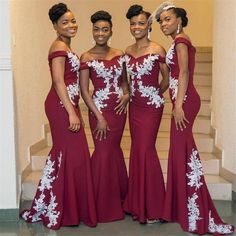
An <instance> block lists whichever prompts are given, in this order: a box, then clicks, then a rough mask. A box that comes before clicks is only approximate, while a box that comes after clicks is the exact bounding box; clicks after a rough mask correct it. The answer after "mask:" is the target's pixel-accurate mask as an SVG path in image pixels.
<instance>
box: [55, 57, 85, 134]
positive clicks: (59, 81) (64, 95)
mask: <svg viewBox="0 0 236 236" xmlns="http://www.w3.org/2000/svg"><path fill="white" fill-rule="evenodd" d="M64 72H65V57H55V58H53V59H52V82H53V86H54V88H55V90H56V92H57V94H58V96H59V98H60V100H61V102H62V103H63V105H64V107H65V109H66V111H67V113H68V115H69V127H68V129H69V130H71V131H74V132H76V131H78V130H79V129H80V120H79V118H78V116H77V114H76V111H75V109H74V107H73V105H72V103H71V101H70V99H69V96H68V92H67V88H66V85H65V82H64Z"/></svg>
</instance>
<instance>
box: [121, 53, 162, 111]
mask: <svg viewBox="0 0 236 236" xmlns="http://www.w3.org/2000/svg"><path fill="white" fill-rule="evenodd" d="M130 59H131V57H130V56H128V55H126V56H125V60H126V67H127V72H128V74H129V75H130V76H131V82H130V95H131V99H130V101H132V97H133V96H135V91H136V88H135V84H137V85H138V87H137V90H138V91H139V92H140V93H141V97H147V98H148V99H149V101H148V102H147V105H155V107H156V108H158V107H161V105H162V104H164V98H162V97H161V96H160V95H159V88H155V87H153V86H148V85H147V86H145V85H143V83H142V80H141V79H142V76H143V75H150V74H151V71H152V69H153V66H154V62H155V60H158V59H159V55H157V54H155V55H153V54H150V55H149V56H148V57H147V58H144V60H143V63H142V64H139V63H138V62H136V63H135V64H130ZM134 67H136V71H134Z"/></svg>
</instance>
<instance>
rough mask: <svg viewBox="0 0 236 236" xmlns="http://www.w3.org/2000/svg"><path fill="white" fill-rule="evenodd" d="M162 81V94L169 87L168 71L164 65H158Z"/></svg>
mask: <svg viewBox="0 0 236 236" xmlns="http://www.w3.org/2000/svg"><path fill="white" fill-rule="evenodd" d="M160 71H161V75H162V80H161V83H160V88H161V92H162V93H164V92H165V91H166V90H167V89H168V87H169V69H168V67H167V65H166V64H165V63H160Z"/></svg>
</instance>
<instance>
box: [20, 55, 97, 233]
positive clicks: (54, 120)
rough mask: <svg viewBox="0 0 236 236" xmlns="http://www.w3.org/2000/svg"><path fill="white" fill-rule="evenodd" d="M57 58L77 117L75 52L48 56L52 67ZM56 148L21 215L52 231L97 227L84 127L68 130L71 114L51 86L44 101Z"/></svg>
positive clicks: (77, 89) (76, 64) (77, 90)
mask: <svg viewBox="0 0 236 236" xmlns="http://www.w3.org/2000/svg"><path fill="white" fill-rule="evenodd" d="M56 57H65V74H64V81H65V85H66V87H67V91H68V95H69V98H70V101H71V103H72V104H73V106H74V109H75V111H76V113H77V114H78V116H80V113H79V106H78V102H79V86H78V77H79V74H78V71H79V67H80V63H79V60H78V58H77V56H76V55H75V54H74V53H72V52H66V51H56V52H53V53H51V54H50V55H49V57H48V59H49V66H50V69H51V67H52V60H53V58H56ZM45 110H46V114H47V117H48V120H49V123H50V128H51V134H52V142H53V146H52V149H51V151H50V153H49V155H48V158H47V161H46V165H45V167H44V170H43V176H42V177H41V179H40V182H39V185H38V188H37V192H36V195H35V198H34V200H33V203H32V207H31V209H29V210H25V211H23V212H22V213H21V216H22V217H23V219H25V220H26V221H27V222H31V223H33V222H37V221H43V224H44V225H45V226H46V227H48V228H51V229H58V228H60V226H70V225H79V224H80V222H81V221H83V223H84V224H86V225H88V226H96V222H97V219H96V210H95V202H94V192H93V185H92V176H91V162H90V155H89V149H88V144H87V140H86V136H85V132H84V129H83V127H81V128H80V130H79V131H78V132H71V131H70V130H68V126H69V119H68V113H67V111H66V110H65V108H64V107H63V104H62V102H61V101H60V98H59V97H58V95H57V92H56V90H55V88H54V87H53V86H52V87H51V90H50V92H49V94H48V96H47V98H46V101H45Z"/></svg>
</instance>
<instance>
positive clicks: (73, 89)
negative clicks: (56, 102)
mask: <svg viewBox="0 0 236 236" xmlns="http://www.w3.org/2000/svg"><path fill="white" fill-rule="evenodd" d="M67 56H68V59H69V63H70V64H71V71H72V72H76V77H77V81H76V83H73V84H69V85H67V86H66V89H67V93H68V96H69V99H70V102H71V103H72V104H73V105H74V106H75V105H76V104H75V100H74V98H76V97H78V96H79V95H80V87H79V68H80V61H79V59H78V57H77V56H76V54H74V53H73V52H67ZM60 104H61V106H62V107H64V105H63V103H62V101H60Z"/></svg>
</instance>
